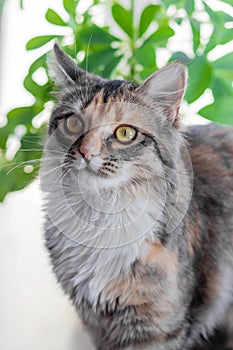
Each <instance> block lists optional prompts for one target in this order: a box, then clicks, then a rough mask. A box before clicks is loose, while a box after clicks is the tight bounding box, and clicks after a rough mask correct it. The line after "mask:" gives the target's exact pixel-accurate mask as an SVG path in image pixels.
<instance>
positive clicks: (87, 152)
mask: <svg viewBox="0 0 233 350" xmlns="http://www.w3.org/2000/svg"><path fill="white" fill-rule="evenodd" d="M92 151H93V149H92V147H90V146H85V147H84V146H81V147H80V148H79V153H80V154H81V156H82V157H83V159H84V160H85V161H87V162H89V161H90V160H91V157H92V155H93V154H92V153H93V152H92Z"/></svg>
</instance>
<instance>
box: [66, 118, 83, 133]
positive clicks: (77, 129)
mask: <svg viewBox="0 0 233 350" xmlns="http://www.w3.org/2000/svg"><path fill="white" fill-rule="evenodd" d="M65 127H66V130H67V131H68V132H69V133H71V134H80V133H82V132H83V129H84V123H83V120H82V119H81V118H80V117H78V116H77V115H75V114H72V115H71V116H70V117H68V118H66V120H65Z"/></svg>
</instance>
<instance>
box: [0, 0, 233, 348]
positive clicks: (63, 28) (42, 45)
mask: <svg viewBox="0 0 233 350" xmlns="http://www.w3.org/2000/svg"><path fill="white" fill-rule="evenodd" d="M0 6H1V10H0V11H1V34H0V39H1V41H0V52H1V54H0V73H1V74H0V201H1V204H0V223H1V224H0V225H1V226H0V227H1V229H0V240H1V244H0V275H1V287H0V303H1V305H0V310H1V313H0V348H1V349H4V350H16V349H17V350H21V349H22V350H29V349H30V350H31V349H32V348H33V349H36V350H37V349H38V350H39V349H44V350H53V349H54V350H55V349H56V350H76V349H78V350H79V349H80V350H91V349H92V346H91V343H90V341H89V338H88V336H87V334H86V333H85V331H84V330H83V327H82V325H81V322H80V321H79V319H78V317H77V315H76V313H75V311H74V309H73V307H72V305H71V303H70V302H69V301H68V298H67V297H65V296H64V295H63V293H62V291H61V288H60V287H59V286H58V285H57V282H56V279H55V277H54V276H53V274H52V269H51V267H50V264H49V257H48V253H47V251H46V249H45V248H44V245H43V229H42V226H43V213H42V210H41V209H42V205H43V203H42V202H43V201H42V196H41V193H40V190H39V177H38V170H39V166H40V158H41V155H42V147H43V142H44V140H45V137H46V123H47V120H48V118H49V114H50V111H51V109H52V107H53V104H54V100H53V97H52V96H51V95H50V92H51V90H52V86H53V84H52V82H51V81H50V79H49V77H48V72H47V67H46V55H47V53H48V52H50V51H51V49H52V47H53V44H54V40H56V41H57V42H58V43H59V44H60V45H61V46H62V47H63V49H64V50H65V51H66V52H67V53H69V54H70V55H71V56H72V57H73V58H74V59H75V60H77V62H78V64H79V65H80V66H81V67H83V68H84V69H88V70H89V71H91V72H94V73H97V74H100V75H101V76H104V77H107V78H124V79H129V80H133V81H135V82H138V83H140V82H141V81H142V80H143V79H145V78H146V77H148V76H149V75H150V74H151V73H153V72H154V71H155V70H156V69H158V68H160V67H162V66H163V65H165V64H166V63H168V62H170V61H177V60H178V61H181V62H183V63H185V64H187V67H188V71H189V82H188V89H187V93H186V96H185V101H184V103H183V107H182V110H181V116H182V118H183V119H184V123H186V124H196V123H202V124H204V123H207V122H209V121H214V122H217V123H220V124H229V125H230V124H231V125H233V113H232V101H233V89H232V80H233V1H232V0H225V1H220V0H209V1H208V0H178V1H175V2H174V1H171V0H164V1H139V0H125V1H123V0H122V1H114V0H111V1H107V0H80V1H78V0H63V1H62V0H52V1H48V0H33V1H32V0H31V1H29V0H24V1H22V0H21V1H19V0H5V1H3V0H2V1H1V2H0Z"/></svg>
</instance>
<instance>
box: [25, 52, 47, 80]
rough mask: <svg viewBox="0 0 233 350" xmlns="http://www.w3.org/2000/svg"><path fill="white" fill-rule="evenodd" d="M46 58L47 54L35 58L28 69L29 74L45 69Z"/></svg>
mask: <svg viewBox="0 0 233 350" xmlns="http://www.w3.org/2000/svg"><path fill="white" fill-rule="evenodd" d="M46 57H47V53H46V54H44V55H42V56H40V57H39V58H37V59H36V60H35V61H34V62H33V63H32V64H31V66H30V67H29V70H28V72H29V74H30V75H32V74H33V73H34V72H35V71H36V70H37V69H39V68H41V67H43V68H45V67H46Z"/></svg>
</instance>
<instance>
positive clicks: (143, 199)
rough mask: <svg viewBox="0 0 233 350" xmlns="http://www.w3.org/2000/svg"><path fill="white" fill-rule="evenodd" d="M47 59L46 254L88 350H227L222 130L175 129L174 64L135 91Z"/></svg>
mask: <svg viewBox="0 0 233 350" xmlns="http://www.w3.org/2000/svg"><path fill="white" fill-rule="evenodd" d="M54 57H55V60H54V62H53V63H52V64H51V66H52V67H51V68H52V73H51V74H52V76H53V78H54V80H55V83H56V86H57V87H58V91H57V98H58V102H57V105H56V106H55V108H54V110H53V112H52V115H51V119H50V123H49V137H48V140H47V143H46V146H45V153H44V159H43V165H42V170H41V186H42V190H43V193H44V200H45V209H46V213H47V219H46V224H45V237H46V245H47V248H48V249H49V251H50V255H51V260H52V264H53V268H54V272H55V274H56V276H57V278H58V281H59V282H60V284H61V285H62V287H63V289H64V291H65V292H66V293H67V294H68V295H69V296H70V298H71V300H72V301H73V303H74V305H75V307H76V308H77V310H78V313H79V315H80V316H81V318H82V320H83V323H84V324H85V326H86V327H87V329H88V330H89V332H90V335H91V336H92V339H93V343H94V344H95V346H96V349H98V350H116V349H127V350H129V349H143V350H152V349H153V350H178V349H179V350H181V349H182V350H186V349H202V348H203V349H208V348H209V347H211V341H210V342H209V343H208V342H207V341H204V340H203V339H204V338H205V339H207V338H208V337H212V338H211V339H212V343H215V341H216V342H217V340H216V339H215V337H218V335H219V334H220V333H221V334H222V333H225V334H224V341H225V345H223V344H222V345H221V346H222V347H221V349H225V348H227V347H228V349H233V344H232V343H231V342H232V338H233V329H232V328H233V327H232V324H233V312H232V310H233V130H232V129H231V128H230V127H220V126H217V125H213V124H210V125H207V126H195V127H190V128H188V129H187V130H184V129H183V128H182V126H181V123H180V119H179V115H178V112H179V107H180V104H181V102H182V98H183V95H184V92H185V86H186V70H185V67H184V66H183V65H182V64H180V63H171V64H169V65H167V66H166V67H164V68H162V69H160V70H159V71H157V72H156V73H154V74H153V75H151V76H150V77H149V78H148V79H147V80H146V81H145V82H143V83H142V84H141V85H136V84H134V83H131V82H128V81H124V80H113V81H109V80H106V79H103V78H101V77H99V76H96V75H92V74H90V73H87V72H84V71H83V70H82V69H80V68H79V67H77V65H76V64H75V62H74V61H73V60H72V59H71V58H70V57H69V56H67V55H66V54H65V53H64V52H63V51H62V50H61V49H60V48H59V47H58V46H57V45H55V47H54ZM199 344H202V345H199ZM216 344H217V343H216ZM214 348H215V349H216V347H214Z"/></svg>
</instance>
